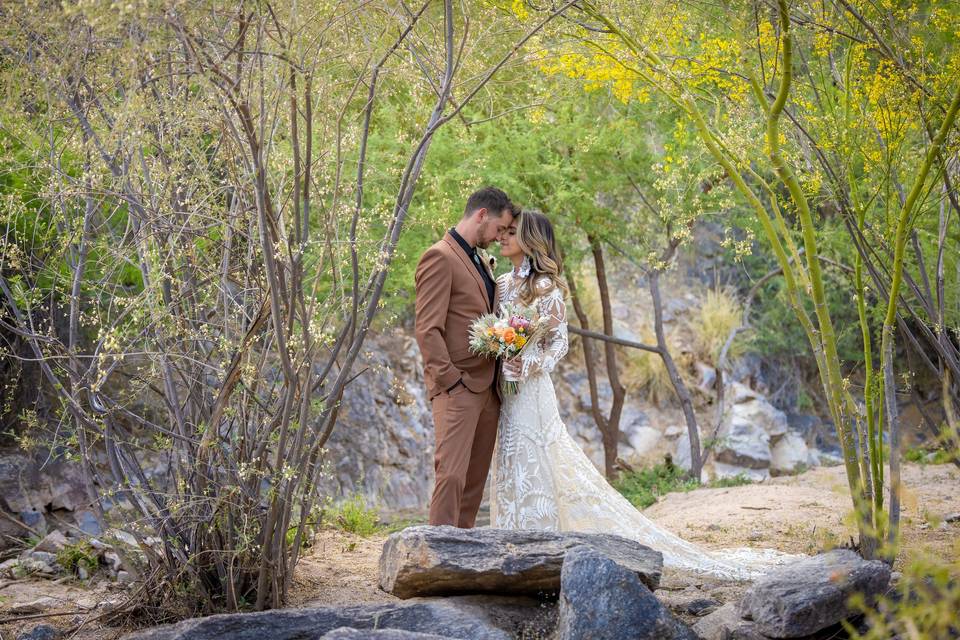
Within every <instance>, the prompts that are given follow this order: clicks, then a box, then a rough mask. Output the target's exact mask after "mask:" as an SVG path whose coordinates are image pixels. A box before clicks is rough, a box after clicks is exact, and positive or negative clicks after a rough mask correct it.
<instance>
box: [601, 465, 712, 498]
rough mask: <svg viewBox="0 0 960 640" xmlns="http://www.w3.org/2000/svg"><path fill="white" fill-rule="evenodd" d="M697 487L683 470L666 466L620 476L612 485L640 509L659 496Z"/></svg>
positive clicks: (697, 483) (673, 466) (657, 466)
mask: <svg viewBox="0 0 960 640" xmlns="http://www.w3.org/2000/svg"><path fill="white" fill-rule="evenodd" d="M699 486H700V483H699V482H697V481H696V480H694V479H693V478H690V477H688V476H687V474H686V472H685V471H684V470H683V469H681V468H680V467H677V466H676V465H669V466H668V465H666V464H658V465H656V466H654V467H651V468H650V469H643V470H642V471H637V472H636V473H624V474H621V476H620V477H619V478H618V479H617V481H616V482H615V483H614V487H615V488H616V489H617V491H619V492H620V493H622V494H623V495H624V497H625V498H626V499H627V500H629V501H630V502H631V503H633V504H634V505H635V506H636V507H638V508H640V509H645V508H646V507H649V506H650V505H652V504H653V503H655V502H656V501H657V498H659V497H660V496H664V495H666V494H668V493H671V492H674V491H692V490H693V489H696V488H697V487H699Z"/></svg>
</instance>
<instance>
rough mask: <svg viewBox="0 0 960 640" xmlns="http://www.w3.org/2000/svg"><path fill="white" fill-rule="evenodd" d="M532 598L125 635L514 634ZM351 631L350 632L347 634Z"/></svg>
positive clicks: (281, 612)
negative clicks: (350, 631) (354, 631)
mask: <svg viewBox="0 0 960 640" xmlns="http://www.w3.org/2000/svg"><path fill="white" fill-rule="evenodd" d="M537 605H538V603H537V602H536V601H535V600H531V599H528V598H516V597H514V598H498V597H492V596H476V597H460V598H443V599H423V600H413V601H410V602H398V603H395V604H393V603H391V604H374V605H352V606H346V607H311V608H304V609H278V610H275V611H261V612H257V613H235V614H221V615H215V616H208V617H205V618H192V619H190V620H184V621H182V622H178V623H176V624H170V625H164V626H160V627H154V628H152V629H146V630H143V631H138V632H136V633H133V634H130V635H128V636H125V639H126V640H225V639H227V638H229V639H230V640H265V639H269V640H320V639H321V638H324V637H325V635H326V634H328V633H330V632H331V631H334V630H337V629H341V628H343V627H347V628H350V629H359V630H368V631H373V630H377V631H379V630H385V629H392V630H399V631H412V632H417V633H421V634H422V633H442V634H443V636H442V637H446V638H455V639H463V640H511V639H512V638H513V637H514V632H515V629H517V628H518V626H519V625H520V624H521V623H522V622H523V621H524V620H525V619H527V618H531V617H534V616H536V615H537V612H538V606H537ZM348 637H349V636H348Z"/></svg>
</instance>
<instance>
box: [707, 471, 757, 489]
mask: <svg viewBox="0 0 960 640" xmlns="http://www.w3.org/2000/svg"><path fill="white" fill-rule="evenodd" d="M745 484H753V480H751V479H750V478H748V477H747V476H746V475H744V474H742V473H738V474H737V475H735V476H731V477H729V478H719V479H717V480H714V481H713V482H711V483H710V488H711V489H724V488H726V487H742V486H743V485H745Z"/></svg>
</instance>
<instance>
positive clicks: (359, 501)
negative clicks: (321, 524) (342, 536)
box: [325, 492, 380, 538]
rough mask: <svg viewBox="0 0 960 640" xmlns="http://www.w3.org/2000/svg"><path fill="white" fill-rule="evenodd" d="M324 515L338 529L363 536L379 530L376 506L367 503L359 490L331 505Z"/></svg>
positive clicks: (378, 515) (378, 516)
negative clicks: (337, 503) (335, 504)
mask: <svg viewBox="0 0 960 640" xmlns="http://www.w3.org/2000/svg"><path fill="white" fill-rule="evenodd" d="M325 515H326V518H327V520H328V521H329V522H331V523H332V524H333V525H334V526H335V527H337V528H338V529H341V530H343V531H347V532H349V533H355V534H357V535H358V536H362V537H364V538H366V537H369V536H372V535H373V534H375V533H377V531H379V530H380V514H379V512H378V511H377V509H376V507H374V506H371V505H368V504H367V499H366V498H365V497H364V496H363V494H361V493H359V492H356V493H354V494H353V495H352V496H350V497H349V498H347V499H346V500H345V501H344V502H341V503H340V504H339V505H337V506H335V507H332V508H331V509H330V510H329V511H327V513H326V514H325Z"/></svg>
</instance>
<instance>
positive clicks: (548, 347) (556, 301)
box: [520, 279, 568, 380]
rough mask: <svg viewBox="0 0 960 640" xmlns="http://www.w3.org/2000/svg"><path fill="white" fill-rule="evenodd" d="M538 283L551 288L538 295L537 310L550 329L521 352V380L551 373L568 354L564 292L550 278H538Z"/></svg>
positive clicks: (544, 287) (539, 285)
mask: <svg viewBox="0 0 960 640" xmlns="http://www.w3.org/2000/svg"><path fill="white" fill-rule="evenodd" d="M537 286H538V287H541V288H543V289H546V288H548V287H549V288H550V290H549V291H547V292H545V293H544V294H543V295H541V296H540V297H539V298H537V313H538V314H539V315H540V318H541V319H542V320H543V321H544V322H546V326H547V332H546V335H544V336H542V337H541V338H540V339H539V340H538V341H537V342H536V344H531V345H529V347H527V348H526V349H524V350H523V352H522V353H521V359H522V361H523V369H522V372H521V374H520V379H521V380H526V379H527V378H529V377H530V376H532V375H534V374H536V373H540V372H545V373H550V372H551V371H553V369H554V367H556V366H557V363H558V362H559V361H560V360H561V359H562V358H563V356H565V355H566V354H567V344H568V339H567V306H566V304H565V303H564V301H563V292H562V291H561V290H560V289H557V288H556V287H553V286H552V285H551V283H550V281H549V280H546V279H543V280H541V281H539V282H537ZM531 347H532V348H531Z"/></svg>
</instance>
